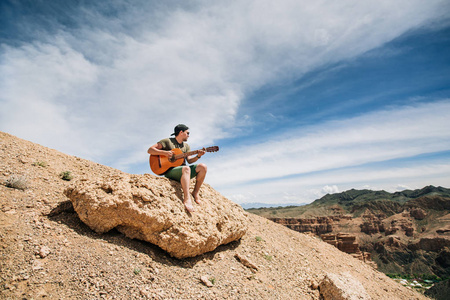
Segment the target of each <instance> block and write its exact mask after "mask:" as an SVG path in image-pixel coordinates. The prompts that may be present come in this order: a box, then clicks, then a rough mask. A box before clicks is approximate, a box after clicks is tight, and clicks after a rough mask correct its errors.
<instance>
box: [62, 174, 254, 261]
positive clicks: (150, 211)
mask: <svg viewBox="0 0 450 300" xmlns="http://www.w3.org/2000/svg"><path fill="white" fill-rule="evenodd" d="M64 193H65V195H66V196H67V197H68V198H69V199H70V200H71V202H72V204H73V207H74V209H75V211H76V212H77V214H78V216H79V218H80V219H81V220H82V221H83V222H84V223H85V224H87V225H88V226H89V227H90V228H91V229H92V230H94V231H96V232H98V233H103V232H107V231H109V230H111V229H113V228H117V230H119V231H120V232H122V233H124V234H125V235H126V236H128V237H130V238H136V239H141V240H144V241H147V242H150V243H152V244H155V245H157V246H159V247H160V248H162V249H164V250H165V251H167V252H168V253H169V254H170V255H172V256H174V257H176V258H185V257H194V256H197V255H200V254H202V253H205V252H209V251H212V250H214V249H216V248H217V247H218V246H220V245H222V244H227V243H230V242H232V241H235V240H238V239H240V238H241V237H242V236H243V235H244V234H245V232H246V230H247V223H248V221H247V214H246V213H245V212H244V210H243V209H242V208H241V207H240V206H239V205H237V204H235V203H233V202H231V201H230V200H228V199H227V198H225V197H223V196H222V195H220V194H219V193H218V192H216V191H215V190H214V189H212V188H211V187H210V186H209V185H207V184H204V185H203V186H202V188H201V190H200V197H201V200H202V203H201V204H196V205H195V208H196V211H195V212H193V213H189V212H187V211H186V209H185V207H184V205H183V203H182V199H183V198H182V190H181V185H180V184H179V183H178V182H174V181H171V180H169V179H166V178H163V177H156V176H153V175H150V174H144V175H130V174H125V173H123V174H121V175H115V176H112V177H110V178H102V179H81V180H78V181H77V182H75V183H74V184H72V185H71V186H70V187H69V188H67V189H66V190H65V192H64Z"/></svg>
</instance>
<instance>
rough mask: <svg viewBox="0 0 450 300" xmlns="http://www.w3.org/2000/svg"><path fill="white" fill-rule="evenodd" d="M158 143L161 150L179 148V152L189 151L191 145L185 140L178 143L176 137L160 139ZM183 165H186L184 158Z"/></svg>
mask: <svg viewBox="0 0 450 300" xmlns="http://www.w3.org/2000/svg"><path fill="white" fill-rule="evenodd" d="M158 143H160V144H161V145H162V150H166V151H167V150H172V149H174V148H179V149H181V152H183V153H186V152H189V151H191V147H189V145H188V144H187V143H185V142H182V143H181V144H179V143H178V141H177V139H176V138H167V139H162V140H160V141H159V142H158ZM183 165H186V160H184V161H183Z"/></svg>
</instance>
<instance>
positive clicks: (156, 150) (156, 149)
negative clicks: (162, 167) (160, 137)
mask: <svg viewBox="0 0 450 300" xmlns="http://www.w3.org/2000/svg"><path fill="white" fill-rule="evenodd" d="M162 148H163V146H162V145H161V144H160V143H156V144H154V145H153V146H151V147H150V148H148V150H147V153H148V154H152V155H164V156H167V157H168V158H171V157H172V155H173V152H172V151H167V150H162Z"/></svg>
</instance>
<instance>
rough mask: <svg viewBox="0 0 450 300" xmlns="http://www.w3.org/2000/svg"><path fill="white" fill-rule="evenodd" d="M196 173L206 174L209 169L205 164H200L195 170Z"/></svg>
mask: <svg viewBox="0 0 450 300" xmlns="http://www.w3.org/2000/svg"><path fill="white" fill-rule="evenodd" d="M195 171H197V173H200V172H205V173H206V171H208V167H207V166H206V165H205V164H198V165H197V168H195Z"/></svg>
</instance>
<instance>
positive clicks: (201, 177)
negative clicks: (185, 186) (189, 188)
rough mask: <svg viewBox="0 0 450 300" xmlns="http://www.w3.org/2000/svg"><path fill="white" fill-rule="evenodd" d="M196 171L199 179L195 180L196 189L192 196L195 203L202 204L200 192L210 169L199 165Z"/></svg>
mask: <svg viewBox="0 0 450 300" xmlns="http://www.w3.org/2000/svg"><path fill="white" fill-rule="evenodd" d="M195 171H196V172H197V178H196V180H195V187H194V191H193V192H192V196H194V200H195V202H197V203H198V204H200V198H199V196H198V192H199V191H200V187H201V186H202V184H203V181H204V180H205V177H206V172H207V171H208V168H207V167H206V165H205V164H198V165H197V168H195Z"/></svg>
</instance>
